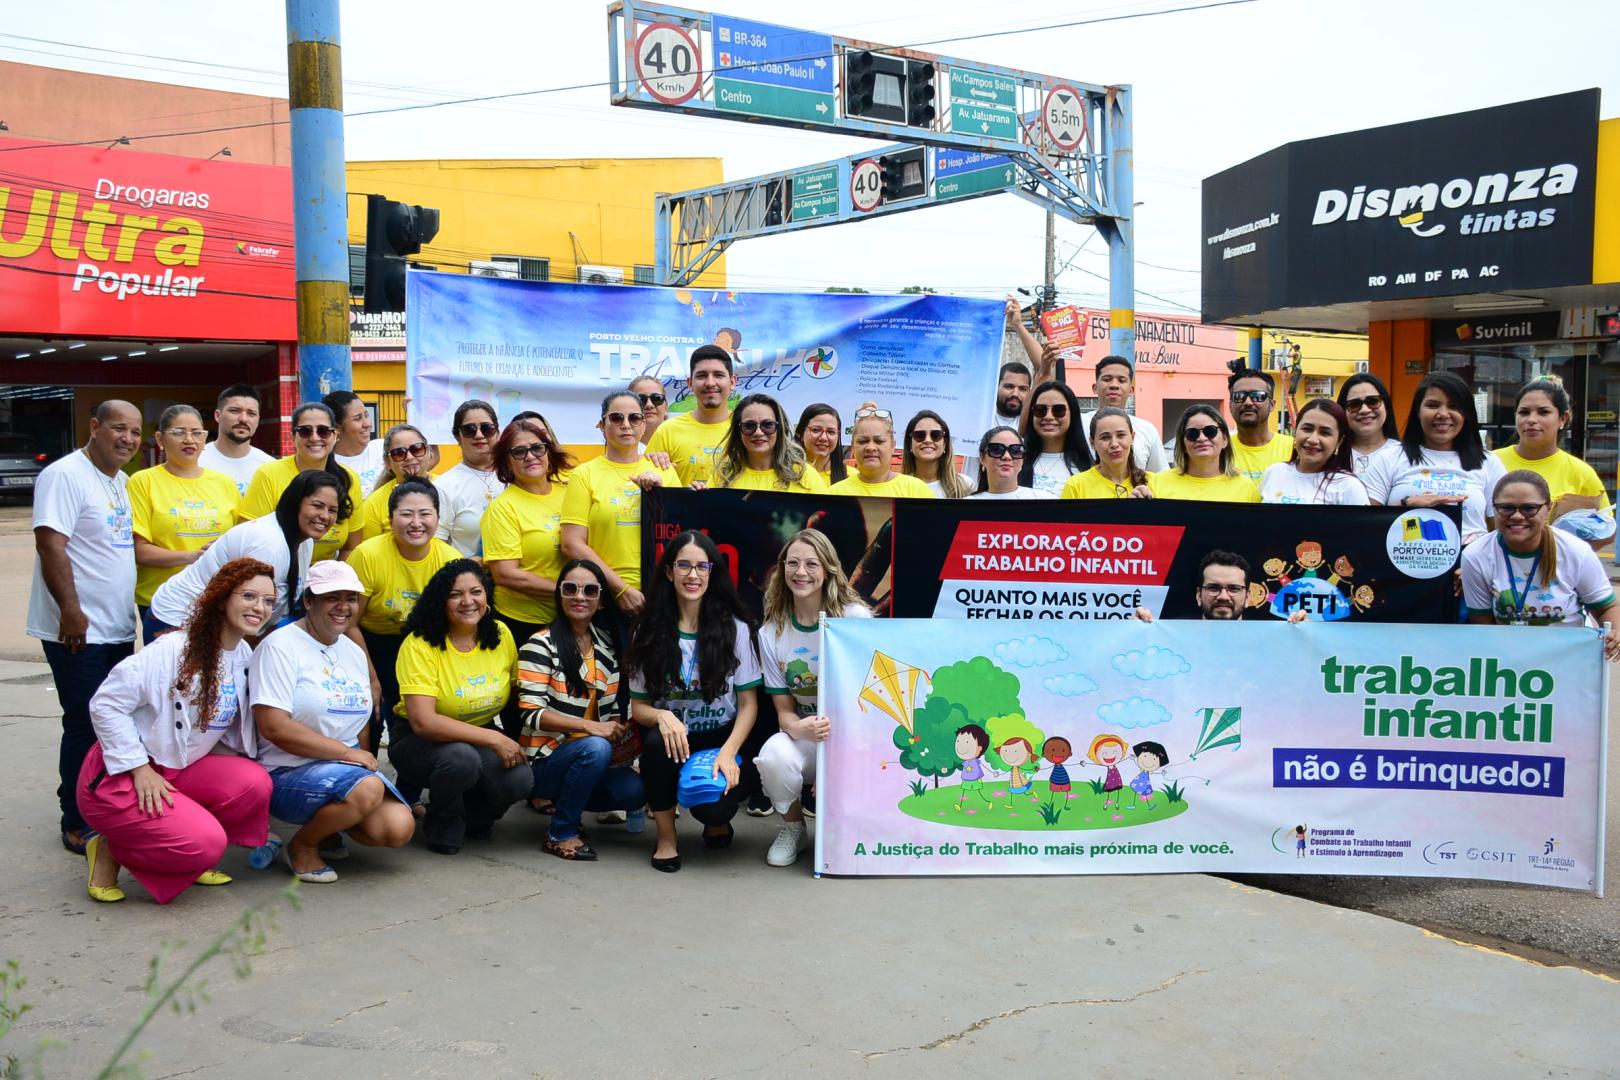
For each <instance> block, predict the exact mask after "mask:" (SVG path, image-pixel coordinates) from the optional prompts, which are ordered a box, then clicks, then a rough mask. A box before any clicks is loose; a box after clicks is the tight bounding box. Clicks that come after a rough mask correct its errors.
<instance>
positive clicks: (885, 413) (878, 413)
mask: <svg viewBox="0 0 1620 1080" xmlns="http://www.w3.org/2000/svg"><path fill="white" fill-rule="evenodd" d="M869 416H875V417H877V418H878V419H879V420H893V419H894V413H892V412H890V411H889V410H888V409H857V410H855V419H857V420H865V419H866V418H867V417H869Z"/></svg>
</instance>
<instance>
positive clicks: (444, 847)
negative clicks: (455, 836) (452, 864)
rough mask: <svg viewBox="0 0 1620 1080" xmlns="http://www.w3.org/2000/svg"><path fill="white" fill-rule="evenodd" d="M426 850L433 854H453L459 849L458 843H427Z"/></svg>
mask: <svg viewBox="0 0 1620 1080" xmlns="http://www.w3.org/2000/svg"><path fill="white" fill-rule="evenodd" d="M427 848H428V850H429V851H431V852H433V853H434V854H435V855H454V854H455V853H456V852H458V851H460V850H461V845H460V844H429V845H428V846H427Z"/></svg>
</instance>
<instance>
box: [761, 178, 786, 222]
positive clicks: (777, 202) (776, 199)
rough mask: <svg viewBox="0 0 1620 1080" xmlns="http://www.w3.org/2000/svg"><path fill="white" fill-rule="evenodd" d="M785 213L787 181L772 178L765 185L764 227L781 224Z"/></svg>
mask: <svg viewBox="0 0 1620 1080" xmlns="http://www.w3.org/2000/svg"><path fill="white" fill-rule="evenodd" d="M786 214H787V181H786V180H772V181H770V182H769V183H767V184H766V185H765V227H766V228H770V227H771V226H773V225H780V224H782V222H783V220H784V218H785V216H786Z"/></svg>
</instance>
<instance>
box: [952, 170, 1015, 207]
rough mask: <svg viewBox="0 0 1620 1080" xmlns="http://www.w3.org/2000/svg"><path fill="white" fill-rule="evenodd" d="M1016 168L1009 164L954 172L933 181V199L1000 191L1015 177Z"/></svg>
mask: <svg viewBox="0 0 1620 1080" xmlns="http://www.w3.org/2000/svg"><path fill="white" fill-rule="evenodd" d="M1017 173H1018V170H1017V169H1015V168H1013V167H1012V165H1010V164H1005V163H1004V164H1001V165H998V166H996V167H995V168H993V169H975V170H974V171H973V172H965V173H955V174H953V175H951V176H945V177H939V178H938V179H936V180H935V181H934V198H935V199H941V200H943V199H960V198H963V197H965V196H968V195H982V194H983V193H985V192H986V191H1001V190H1003V189H1005V188H1006V187H1007V186H1008V185H1010V184H1011V183H1012V182H1013V181H1014V180H1015V179H1016V178H1017Z"/></svg>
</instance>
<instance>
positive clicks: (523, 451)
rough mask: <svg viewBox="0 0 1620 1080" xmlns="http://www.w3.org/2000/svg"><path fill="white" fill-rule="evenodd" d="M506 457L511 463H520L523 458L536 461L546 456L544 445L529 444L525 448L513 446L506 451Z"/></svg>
mask: <svg viewBox="0 0 1620 1080" xmlns="http://www.w3.org/2000/svg"><path fill="white" fill-rule="evenodd" d="M506 456H507V457H509V458H511V459H512V460H513V461H522V460H523V459H524V458H531V457H532V458H534V459H535V460H536V461H538V460H540V459H541V458H543V457H545V456H546V444H545V443H538V442H536V443H529V444H528V445H527V446H514V447H512V448H511V449H509V450H507V451H506Z"/></svg>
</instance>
